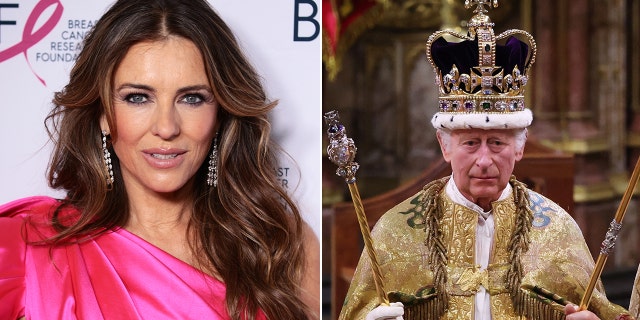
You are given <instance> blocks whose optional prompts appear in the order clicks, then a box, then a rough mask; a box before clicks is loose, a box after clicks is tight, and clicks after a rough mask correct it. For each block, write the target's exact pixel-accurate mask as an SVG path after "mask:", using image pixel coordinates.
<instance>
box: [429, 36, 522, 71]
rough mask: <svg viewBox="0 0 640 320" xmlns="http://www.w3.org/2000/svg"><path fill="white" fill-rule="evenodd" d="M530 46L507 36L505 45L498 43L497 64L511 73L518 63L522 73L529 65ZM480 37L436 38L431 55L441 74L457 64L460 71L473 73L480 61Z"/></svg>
mask: <svg viewBox="0 0 640 320" xmlns="http://www.w3.org/2000/svg"><path fill="white" fill-rule="evenodd" d="M528 54H529V46H528V45H527V44H526V43H524V42H522V41H520V40H519V39H518V38H516V37H514V36H510V37H508V38H507V40H506V43H505V44H504V45H500V44H496V66H497V67H502V70H503V72H504V74H510V73H511V72H512V71H513V68H514V67H515V66H516V65H517V66H518V69H519V70H520V72H521V73H524V69H525V68H526V67H527V66H526V64H527V62H528V61H527V56H528ZM478 56H479V54H478V39H477V38H476V39H474V40H464V41H462V42H448V41H447V40H445V39H444V38H438V39H436V40H435V41H434V42H433V44H432V45H431V57H432V59H433V62H434V63H435V65H436V66H437V67H438V69H439V70H440V72H441V74H447V73H449V71H451V68H452V67H453V65H454V64H455V65H456V67H457V68H458V71H460V73H465V74H471V68H473V67H477V66H478V65H479V63H478Z"/></svg>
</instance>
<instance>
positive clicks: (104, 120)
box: [100, 114, 111, 133]
mask: <svg viewBox="0 0 640 320" xmlns="http://www.w3.org/2000/svg"><path fill="white" fill-rule="evenodd" d="M100 130H102V131H106V132H107V133H111V129H110V128H109V122H108V121H107V116H105V115H104V114H102V115H101V116H100Z"/></svg>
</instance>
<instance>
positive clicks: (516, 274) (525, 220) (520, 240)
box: [507, 176, 533, 314]
mask: <svg viewBox="0 0 640 320" xmlns="http://www.w3.org/2000/svg"><path fill="white" fill-rule="evenodd" d="M509 183H510V184H511V186H512V187H513V197H514V202H515V204H516V223H515V229H514V230H513V235H512V236H511V239H510V240H509V252H510V256H509V259H510V261H511V266H510V267H509V271H507V287H508V288H509V294H510V295H511V300H512V301H513V307H514V309H515V311H516V312H517V313H518V314H523V312H524V306H523V305H522V304H520V303H519V302H520V301H522V299H521V298H520V297H519V295H521V294H523V293H522V291H521V290H520V284H521V283H522V277H523V276H524V269H523V266H522V260H521V259H520V257H522V255H523V254H524V253H525V252H527V251H528V250H529V244H530V243H531V238H530V236H529V235H530V232H531V227H532V223H533V212H532V211H531V206H530V201H529V193H528V192H527V187H526V185H525V184H524V183H522V182H520V181H518V180H516V177H515V176H511V179H510V180H509Z"/></svg>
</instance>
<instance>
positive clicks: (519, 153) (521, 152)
mask: <svg viewBox="0 0 640 320" xmlns="http://www.w3.org/2000/svg"><path fill="white" fill-rule="evenodd" d="M528 137H529V131H528V130H526V129H525V132H524V143H523V144H522V148H520V150H517V151H516V161H520V160H521V159H522V157H523V156H524V146H526V145H527V138H528Z"/></svg>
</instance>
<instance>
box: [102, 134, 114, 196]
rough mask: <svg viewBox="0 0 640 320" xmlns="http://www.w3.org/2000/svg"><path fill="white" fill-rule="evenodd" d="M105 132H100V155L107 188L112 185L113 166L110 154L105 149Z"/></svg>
mask: <svg viewBox="0 0 640 320" xmlns="http://www.w3.org/2000/svg"><path fill="white" fill-rule="evenodd" d="M107 136H108V134H107V132H106V131H104V130H102V154H103V158H104V164H105V167H106V169H107V171H106V172H107V186H111V185H113V180H114V179H113V166H112V165H111V153H110V152H109V149H107Z"/></svg>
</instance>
